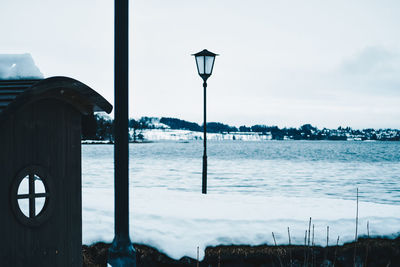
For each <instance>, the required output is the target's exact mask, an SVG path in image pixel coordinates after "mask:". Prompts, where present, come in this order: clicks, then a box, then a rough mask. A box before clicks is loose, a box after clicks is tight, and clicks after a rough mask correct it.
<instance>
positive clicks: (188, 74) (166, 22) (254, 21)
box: [0, 0, 400, 128]
mask: <svg viewBox="0 0 400 267" xmlns="http://www.w3.org/2000/svg"><path fill="white" fill-rule="evenodd" d="M113 5H114V1H113V0H68V1H59V0H47V1H46V0H35V1H33V0H24V1H22V0H1V1H0V25H1V26H0V36H1V38H0V54H4V53H30V54H31V55H32V57H33V59H34V60H35V63H36V65H37V66H38V67H39V68H40V70H41V72H42V73H43V74H44V76H45V77H51V76H57V75H62V76H69V77H72V78H75V79H78V80H80V81H82V82H84V83H86V84H87V85H89V86H90V87H92V88H93V89H94V90H96V91H98V92H99V93H100V94H102V95H103V96H104V97H105V98H107V99H108V100H109V101H110V102H111V103H113V101H114V99H113V90H114V89H113V77H114V76H113V75H114V74H113V36H114V32H113V31H114V28H113V23H114V17H113V16H114V11H113V8H114V7H113ZM399 14H400V2H399V1H397V0H394V1H385V0H383V1H366V0H363V1H348V0H345V1H338V0H335V1H333V0H332V1H294V0H293V1H268V0H247V1H244V0H240V1H238V0H202V1H199V0H168V1H166V0H136V1H130V101H129V103H130V116H131V117H140V116H157V117H160V116H168V117H177V118H181V119H185V120H190V121H195V122H198V123H202V116H203V94H202V81H201V78H200V77H199V76H198V75H197V71H196V67H195V61H194V58H193V57H192V56H191V54H192V53H195V52H198V51H200V50H202V49H204V48H207V49H208V50H210V51H212V52H215V53H218V54H220V56H219V57H218V58H217V59H216V62H215V66H214V73H213V75H212V76H211V77H210V78H209V80H208V90H207V94H208V100H207V116H208V121H219V122H223V123H228V124H231V125H236V126H240V125H243V124H246V125H252V124H256V123H260V124H267V125H278V126H280V127H282V126H292V127H299V126H301V125H302V124H305V123H311V124H313V125H315V126H318V127H319V128H322V127H329V128H333V127H335V128H336V127H338V126H351V127H353V128H366V127H375V128H386V127H391V128H400V34H399V29H400V18H399Z"/></svg>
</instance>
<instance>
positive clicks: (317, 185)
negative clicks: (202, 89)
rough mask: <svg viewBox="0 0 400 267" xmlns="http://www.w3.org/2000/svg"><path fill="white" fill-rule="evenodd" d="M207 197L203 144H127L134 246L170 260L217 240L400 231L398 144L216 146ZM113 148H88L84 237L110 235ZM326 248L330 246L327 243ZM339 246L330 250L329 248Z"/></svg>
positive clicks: (211, 148)
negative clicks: (142, 246)
mask: <svg viewBox="0 0 400 267" xmlns="http://www.w3.org/2000/svg"><path fill="white" fill-rule="evenodd" d="M207 145H208V146H207V149H208V150H207V154H208V194H207V195H203V194H201V180H202V174H201V171H202V156H203V143H202V142H201V141H189V142H185V141H177V142H171V141H169V142H154V143H142V144H130V153H129V157H130V158H129V161H130V172H129V173H130V194H131V198H130V211H131V214H130V215H131V218H130V225H131V230H130V233H131V237H132V239H133V242H138V243H145V244H148V245H152V246H154V247H156V248H158V249H160V250H161V251H163V252H165V253H167V254H168V255H170V256H171V257H174V258H180V257H182V256H184V255H187V256H192V257H194V256H195V254H196V247H197V246H199V247H201V248H204V247H205V246H207V245H218V244H251V245H258V244H264V243H269V244H271V243H272V236H271V232H272V231H274V232H275V237H276V238H277V241H278V242H279V243H281V244H285V243H287V242H288V241H287V240H288V236H287V227H289V229H291V231H292V241H293V242H295V243H296V242H297V243H299V244H301V243H302V242H304V230H306V229H307V227H308V221H309V218H310V217H312V223H313V224H315V229H316V230H315V231H316V233H315V236H316V238H315V239H316V243H318V244H321V245H323V244H324V242H326V241H325V240H326V227H327V226H330V233H331V235H332V236H331V240H334V239H335V240H336V238H337V236H341V238H340V243H342V242H348V241H352V239H354V237H355V217H356V205H357V204H356V198H357V193H356V192H357V188H358V190H359V196H358V199H359V223H360V225H359V226H358V227H359V234H360V235H367V234H368V233H367V229H366V223H367V222H368V223H369V224H370V234H371V235H374V236H377V235H385V236H389V237H395V236H397V235H398V233H399V231H400V208H399V206H400V205H399V204H400V142H355V141H354V142H346V141H343V142H342V141H262V142H244V141H210V142H208V143H207ZM113 153H114V151H113V146H112V145H83V146H82V171H83V175H82V176H83V177H82V178H83V182H82V183H83V241H84V243H92V242H95V241H108V242H109V241H111V240H112V238H113V220H114V218H113V216H114V214H113V209H114V206H113V185H114V171H113V168H114V165H113V162H114V160H113ZM325 245H326V244H325ZM331 245H332V244H331Z"/></svg>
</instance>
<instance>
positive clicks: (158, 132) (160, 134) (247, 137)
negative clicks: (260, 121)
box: [130, 129, 272, 141]
mask: <svg viewBox="0 0 400 267" xmlns="http://www.w3.org/2000/svg"><path fill="white" fill-rule="evenodd" d="M139 134H141V135H142V136H143V140H147V141H160V140H173V141H190V140H202V139H203V133H202V132H194V131H189V130H172V129H145V130H140V131H139ZM130 135H131V136H132V138H131V139H133V130H132V131H131V132H130ZM271 139H272V135H270V134H261V133H251V132H249V133H242V132H233V133H207V140H242V141H263V140H271Z"/></svg>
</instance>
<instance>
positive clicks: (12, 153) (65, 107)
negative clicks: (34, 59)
mask: <svg viewBox="0 0 400 267" xmlns="http://www.w3.org/2000/svg"><path fill="white" fill-rule="evenodd" d="M111 110H112V106H111V104H110V103H109V102H107V100H105V99H104V98H103V97H102V96H100V95H99V94H98V93H96V92H95V91H94V90H92V89H91V88H89V87H88V86H86V85H85V84H83V83H81V82H79V81H77V80H74V79H71V78H67V77H52V78H48V79H42V80H1V81H0V210H1V213H2V215H1V216H0V218H1V219H0V233H1V234H0V237H1V238H0V239H1V240H0V265H1V266H81V265H82V198H81V192H82V190H81V176H82V174H81V118H82V115H85V114H90V113H92V112H95V111H105V112H107V113H110V112H111Z"/></svg>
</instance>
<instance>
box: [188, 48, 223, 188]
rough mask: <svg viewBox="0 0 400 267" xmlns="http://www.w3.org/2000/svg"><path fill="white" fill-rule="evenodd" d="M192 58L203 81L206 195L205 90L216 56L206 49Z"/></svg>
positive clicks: (204, 181) (203, 180) (203, 173)
mask: <svg viewBox="0 0 400 267" xmlns="http://www.w3.org/2000/svg"><path fill="white" fill-rule="evenodd" d="M192 56H194V57H195V59H196V65H197V72H198V73H199V75H200V77H201V78H202V79H203V88H204V124H203V127H204V138H203V141H204V151H203V172H202V177H203V179H202V186H201V187H202V190H201V191H202V193H203V194H207V137H206V134H207V120H206V118H207V117H206V101H207V97H206V88H207V79H208V78H209V77H210V76H211V74H212V71H213V68H214V61H215V57H216V56H218V55H217V54H214V53H212V52H210V51H208V50H207V49H204V50H203V51H200V52H198V53H196V54H193V55H192Z"/></svg>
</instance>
